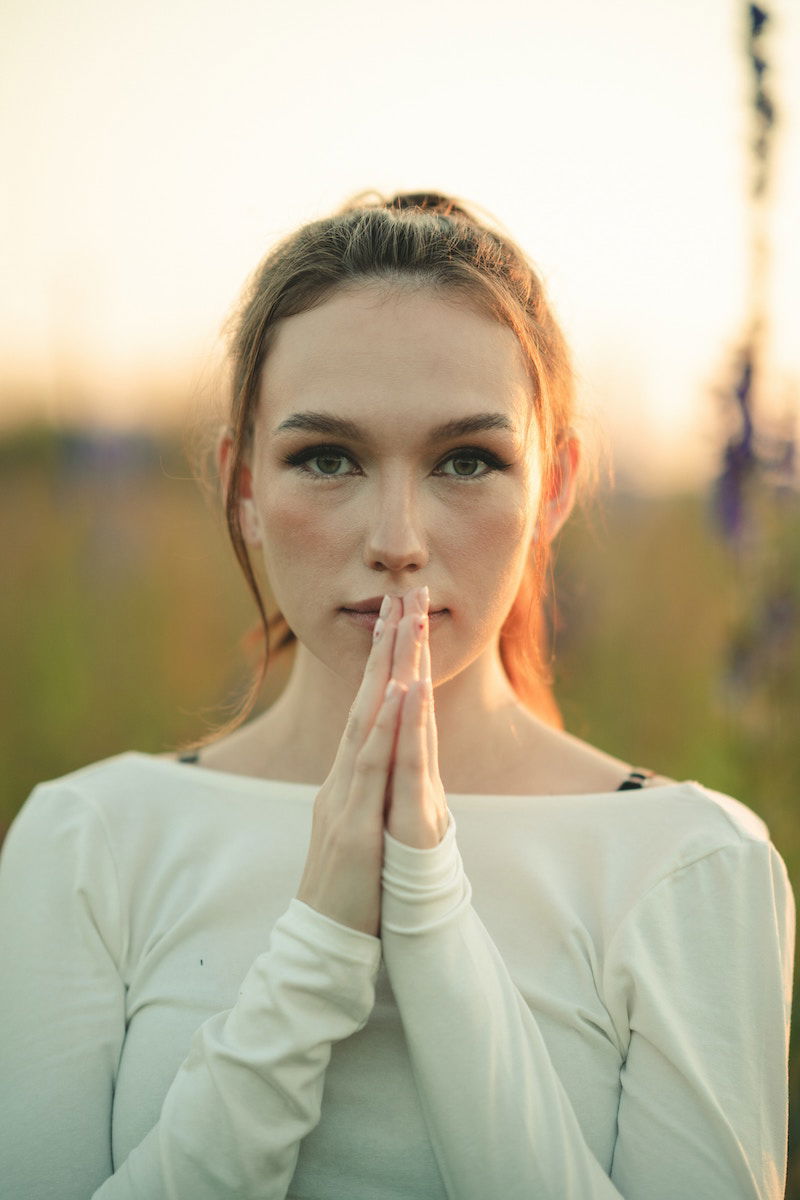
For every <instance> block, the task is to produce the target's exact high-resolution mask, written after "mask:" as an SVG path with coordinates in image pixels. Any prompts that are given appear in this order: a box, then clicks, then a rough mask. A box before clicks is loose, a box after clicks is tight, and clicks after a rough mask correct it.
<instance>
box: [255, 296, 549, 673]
mask: <svg viewBox="0 0 800 1200" xmlns="http://www.w3.org/2000/svg"><path fill="white" fill-rule="evenodd" d="M528 424H530V431H529V433H528V434H526V428H527V426H528ZM459 425H463V428H461V429H459V428H456V426H459ZM448 426H450V427H451V428H448ZM251 471H252V474H251V476H250V475H249V474H248V472H247V471H245V473H244V478H243V481H242V495H244V496H245V497H247V496H248V489H249V488H250V489H251V491H250V498H249V499H247V500H246V501H245V506H246V513H245V518H246V519H245V523H244V527H245V529H246V530H249V536H248V540H250V541H251V543H254V544H255V543H257V542H260V543H261V546H262V551H263V556H264V563H265V568H266V571H267V576H268V578H269V581H270V586H271V589H272V592H273V595H274V597H275V600H276V602H277V604H278V606H279V608H280V610H281V612H282V613H283V615H284V616H285V617H286V620H287V621H288V623H289V626H290V627H291V629H292V630H293V631H294V632H295V634H296V635H297V637H298V638H299V640H300V641H301V642H302V643H303V644H304V645H305V646H306V647H307V648H308V650H310V651H311V653H312V654H314V655H315V656H316V657H317V658H318V659H320V660H321V661H322V662H323V663H325V664H326V665H327V666H328V667H329V668H330V669H331V670H332V671H333V672H335V673H337V674H339V675H341V676H343V677H346V678H347V679H348V680H349V681H351V682H353V683H357V682H358V680H359V679H360V676H361V674H362V673H363V667H364V661H365V658H366V655H367V654H368V651H369V647H370V642H371V629H370V626H369V625H368V624H366V623H363V622H359V621H358V620H357V619H355V618H353V616H352V615H350V614H348V612H347V611H346V609H347V608H348V607H349V606H353V605H356V604H359V602H363V601H365V600H371V599H373V598H375V600H374V605H373V607H375V608H377V607H378V605H379V604H380V598H381V596H382V595H383V594H384V593H385V592H391V593H393V594H395V595H398V594H402V593H404V592H405V591H406V590H407V589H408V588H410V587H416V586H421V585H424V584H427V585H428V587H429V589H430V611H431V614H434V613H439V614H440V615H438V616H433V615H432V617H431V622H430V639H431V659H432V668H433V676H434V683H436V684H438V683H442V682H444V681H445V680H447V679H450V678H452V677H453V676H454V675H456V674H457V673H458V672H460V671H461V670H463V669H464V668H465V667H466V666H468V665H469V664H470V663H471V662H473V661H474V660H475V659H476V658H477V657H478V656H479V655H480V654H481V653H482V652H484V651H485V650H486V649H487V648H488V647H492V648H493V647H495V646H496V641H497V634H498V632H499V630H500V628H501V626H502V624H503V621H504V620H505V617H506V615H507V614H508V611H509V609H510V608H511V605H512V603H513V601H514V597H515V595H516V593H517V589H518V586H519V583H520V580H521V577H522V573H523V570H524V567H525V563H526V559H527V556H528V553H529V549H530V544H531V539H532V536H533V531H534V523H535V519H536V513H537V504H538V500H539V494H540V482H541V481H540V456H539V446H538V431H537V427H536V423H535V420H534V419H531V384H530V380H529V379H528V376H527V374H526V370H525V363H524V359H523V356H522V351H521V349H520V347H519V343H518V342H517V339H516V337H515V336H514V334H513V333H512V332H511V330H510V329H508V328H507V327H506V326H504V325H501V324H500V323H499V322H497V321H494V320H492V319H491V318H488V317H486V316H483V315H479V314H477V313H476V312H474V311H472V310H471V309H469V308H467V307H463V306H456V305H455V304H454V302H453V301H452V300H451V301H445V300H443V299H442V298H441V296H439V295H437V294H436V293H435V292H434V291H432V290H430V289H426V290H414V289H412V288H408V287H403V286H394V287H391V288H389V289H387V288H386V287H385V286H383V287H377V286H374V285H364V286H359V287H357V288H352V289H349V290H347V291H344V292H339V293H337V294H336V295H335V296H334V297H333V298H332V299H330V300H327V301H326V302H325V303H323V304H322V305H320V306H319V307H318V308H315V309H313V310H312V311H310V312H305V313H301V314H300V315H298V316H294V317H291V318H288V319H286V320H285V321H283V322H282V323H281V325H280V326H279V327H278V329H277V330H276V336H275V340H274V342H273V345H272V348H271V350H270V352H269V354H268V355H267V358H266V360H265V365H264V368H263V372H262V379H261V391H260V403H259V409H258V412H257V416H256V426H255V434H254V440H253V449H252V456H251ZM248 510H249V511H248Z"/></svg>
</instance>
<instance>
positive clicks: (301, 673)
mask: <svg viewBox="0 0 800 1200" xmlns="http://www.w3.org/2000/svg"><path fill="white" fill-rule="evenodd" d="M295 653H296V657H295V661H294V664H293V667H292V671H291V674H290V676H289V680H288V682H287V684H286V687H285V688H284V690H283V692H282V693H281V695H280V696H279V697H278V699H277V700H276V701H275V703H274V704H273V705H272V707H271V708H269V709H268V710H267V711H266V712H265V713H263V714H262V715H261V716H260V717H259V718H257V720H255V721H253V722H252V723H251V724H250V725H248V726H246V727H245V729H243V730H242V731H241V733H242V735H245V734H247V735H248V745H247V750H248V754H247V757H248V759H249V760H250V764H251V767H250V769H251V770H252V771H253V773H255V774H263V775H265V776H267V777H269V775H270V774H272V773H273V772H276V771H280V773H281V775H282V776H284V777H289V778H297V779H298V780H300V781H302V782H308V783H321V782H322V781H323V780H324V779H325V777H326V776H327V774H328V772H329V771H330V768H331V764H332V763H333V760H334V758H335V756H336V751H337V748H338V746H339V742H340V740H341V737H342V733H343V731H344V727H345V723H346V721H347V716H348V713H349V711H350V707H351V705H352V703H353V701H354V699H355V696H356V692H357V690H358V689H357V686H351V685H348V683H347V682H346V681H344V680H343V679H342V678H341V677H340V676H338V675H336V674H335V673H334V672H332V671H331V670H329V668H327V667H326V666H325V665H324V664H322V663H321V662H320V661H319V659H317V658H315V657H314V656H313V655H311V654H310V653H309V651H308V650H307V649H306V648H305V647H304V646H303V645H302V643H300V644H298V646H297V649H296V652H295ZM434 708H435V713H436V727H437V732H438V744H439V772H440V775H441V778H442V783H443V785H444V788H445V790H446V791H453V792H468V791H470V790H471V788H472V783H471V781H472V780H474V779H475V778H477V777H478V776H479V775H480V776H483V777H486V775H487V773H488V775H489V776H490V777H500V776H502V774H503V770H504V764H505V763H506V762H507V760H508V756H509V754H511V755H513V750H514V746H515V745H519V744H520V741H521V738H522V736H523V735H525V736H526V737H528V738H530V735H531V731H532V727H535V726H536V725H540V726H541V730H542V739H543V744H544V742H545V740H546V738H547V727H546V725H545V724H544V723H543V722H539V721H537V718H536V717H534V716H533V715H532V714H531V713H530V711H529V710H528V709H526V708H524V707H523V706H522V705H521V704H520V702H519V700H518V698H517V696H516V693H515V692H514V690H513V688H512V687H511V684H510V683H509V680H508V677H507V675H506V673H505V671H504V670H503V665H502V662H501V660H500V655H499V651H497V650H496V649H494V648H488V649H487V651H485V652H484V653H483V654H482V655H480V656H479V657H478V658H477V659H476V660H475V661H474V662H473V663H471V664H470V665H469V666H468V667H466V668H465V669H464V670H463V671H461V672H460V673H459V674H458V675H456V676H454V677H453V678H452V679H449V680H447V681H445V682H443V683H441V684H440V685H439V686H437V687H436V689H435V693H434ZM243 748H244V747H243Z"/></svg>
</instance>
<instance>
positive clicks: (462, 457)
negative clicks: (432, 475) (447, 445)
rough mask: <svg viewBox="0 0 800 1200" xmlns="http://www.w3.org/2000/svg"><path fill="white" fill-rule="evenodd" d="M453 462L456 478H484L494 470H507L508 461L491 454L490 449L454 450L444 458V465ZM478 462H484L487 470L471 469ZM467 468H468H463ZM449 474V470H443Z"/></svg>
mask: <svg viewBox="0 0 800 1200" xmlns="http://www.w3.org/2000/svg"><path fill="white" fill-rule="evenodd" d="M450 463H452V464H453V475H452V476H451V478H456V479H483V477H484V476H485V475H490V474H491V473H492V471H505V470H506V468H507V467H508V465H509V464H508V463H503V462H501V461H500V459H499V458H497V457H496V456H495V455H494V454H490V453H489V451H488V450H469V449H465V450H454V451H453V453H452V454H449V455H448V456H447V458H446V459H444V461H443V463H442V465H443V466H447V465H448V464H450ZM476 463H483V465H484V467H485V468H486V470H485V471H475V470H470V468H471V467H474V466H475V464H476ZM462 468H466V470H464V469H462ZM442 474H448V472H442Z"/></svg>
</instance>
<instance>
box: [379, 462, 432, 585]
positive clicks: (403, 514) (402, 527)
mask: <svg viewBox="0 0 800 1200" xmlns="http://www.w3.org/2000/svg"><path fill="white" fill-rule="evenodd" d="M368 504H369V511H368V513H367V530H366V536H365V539H364V562H365V565H366V566H367V567H369V568H370V569H371V570H373V571H391V572H392V573H393V574H397V573H400V572H403V571H419V570H421V569H422V567H424V566H425V565H426V564H427V562H428V549H427V543H426V538H425V537H424V535H423V532H422V527H421V521H420V512H419V502H418V498H417V497H416V496H415V494H414V490H413V485H412V484H411V483H410V482H409V481H406V482H400V481H398V480H397V479H395V480H394V481H393V482H390V481H389V480H386V481H385V484H384V486H383V487H381V489H380V492H379V493H378V494H377V495H376V494H375V493H373V494H372V496H371V497H370V498H369V500H368Z"/></svg>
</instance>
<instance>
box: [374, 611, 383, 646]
mask: <svg viewBox="0 0 800 1200" xmlns="http://www.w3.org/2000/svg"><path fill="white" fill-rule="evenodd" d="M382 633H383V621H382V620H381V618H380V617H378V619H377V621H376V622H375V625H374V627H373V630H372V640H373V642H377V640H378V638H379V637H380V636H381V634H382Z"/></svg>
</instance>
